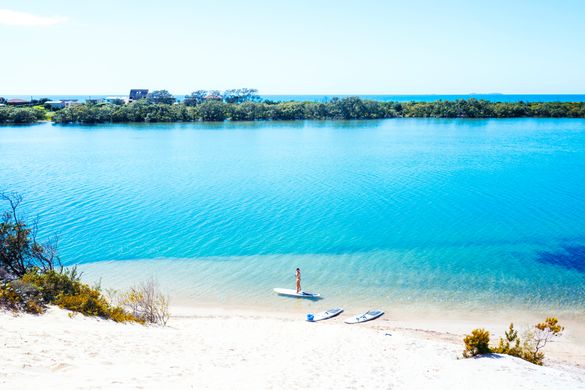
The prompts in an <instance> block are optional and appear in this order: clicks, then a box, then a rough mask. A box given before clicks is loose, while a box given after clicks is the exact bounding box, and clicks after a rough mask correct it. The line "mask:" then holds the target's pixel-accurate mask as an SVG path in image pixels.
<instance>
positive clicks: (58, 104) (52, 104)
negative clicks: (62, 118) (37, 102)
mask: <svg viewBox="0 0 585 390" xmlns="http://www.w3.org/2000/svg"><path fill="white" fill-rule="evenodd" d="M45 104H46V105H48V106H49V107H50V108H65V103H64V102H63V100H49V101H48V102H45Z"/></svg>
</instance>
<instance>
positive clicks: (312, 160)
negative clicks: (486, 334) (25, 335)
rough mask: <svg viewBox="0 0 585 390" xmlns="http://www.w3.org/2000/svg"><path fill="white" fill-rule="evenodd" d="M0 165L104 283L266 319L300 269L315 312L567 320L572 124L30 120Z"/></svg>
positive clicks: (575, 232)
mask: <svg viewBox="0 0 585 390" xmlns="http://www.w3.org/2000/svg"><path fill="white" fill-rule="evenodd" d="M0 153H1V155H2V161H1V162H0V188H3V189H9V190H16V191H19V192H22V193H23V194H24V195H25V196H26V201H27V203H26V206H27V209H28V210H29V211H30V213H34V214H35V215H36V214H38V215H39V218H40V224H39V226H40V228H41V232H42V233H44V234H48V233H49V232H51V233H59V234H60V237H61V245H60V248H61V255H62V258H63V260H64V261H65V262H66V263H67V264H77V263H85V264H86V265H85V266H84V267H83V268H84V270H85V271H86V276H88V277H89V278H93V279H97V278H99V277H102V283H104V284H105V285H108V284H110V285H124V284H128V283H131V282H133V281H136V280H141V279H144V278H147V277H149V276H151V275H155V276H156V277H157V278H158V279H159V280H160V281H161V284H163V285H164V286H165V288H167V289H169V290H171V291H172V292H173V294H174V295H175V296H177V297H180V299H182V300H196V301H219V302H226V303H234V302H253V303H256V304H259V305H278V304H281V302H282V301H275V299H274V297H273V296H272V294H271V289H272V288H273V287H288V286H292V285H293V284H294V268H295V267H297V266H300V267H301V268H302V270H303V286H304V287H305V288H306V289H307V290H318V291H319V292H321V293H322V294H323V295H324V296H326V299H327V300H328V302H331V303H334V302H338V301H339V302H342V301H347V300H353V301H355V302H356V303H360V302H363V303H364V304H365V303H366V302H369V301H371V300H374V301H375V302H377V303H379V304H384V303H388V304H391V303H392V304H402V303H405V304H409V303H418V304H440V305H448V306H458V307H462V308H466V307H467V308H481V307H485V305H492V306H495V307H511V306H522V307H528V308H542V307H545V308H552V309H563V310H566V309H568V310H577V311H578V310H583V309H584V308H585V218H584V216H585V195H584V191H583V190H584V189H585V170H584V168H585V120H582V119H511V120H501V119H500V120H445V119H442V120H432V119H391V120H383V121H350V122H343V121H339V122H264V123H225V124H203V123H196V124H160V125H159V124H157V125H112V126H96V127H89V126H54V125H51V124H42V125H34V126H24V127H14V126H12V127H0ZM138 259H140V260H143V261H136V260H138ZM152 259H159V261H152ZM105 260H114V261H109V262H103V261H105ZM124 260H125V261H124ZM128 260H130V261H128ZM93 262H101V263H97V264H87V263H93Z"/></svg>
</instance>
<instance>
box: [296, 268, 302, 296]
mask: <svg viewBox="0 0 585 390" xmlns="http://www.w3.org/2000/svg"><path fill="white" fill-rule="evenodd" d="M296 275H297V294H300V293H301V269H300V268H297V273H296Z"/></svg>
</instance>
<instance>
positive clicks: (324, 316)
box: [307, 307, 343, 322]
mask: <svg viewBox="0 0 585 390" xmlns="http://www.w3.org/2000/svg"><path fill="white" fill-rule="evenodd" d="M341 313H343V309H342V308H340V307H336V308H335V309H329V310H327V311H322V312H321V313H317V314H314V315H313V316H312V319H309V318H311V317H310V316H311V314H309V315H307V321H309V322H315V321H322V320H328V319H329V318H333V317H335V316H338V315H340V314H341Z"/></svg>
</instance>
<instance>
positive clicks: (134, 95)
mask: <svg viewBox="0 0 585 390" xmlns="http://www.w3.org/2000/svg"><path fill="white" fill-rule="evenodd" d="M146 96H148V89H131V90H130V96H129V97H128V100H129V101H134V100H140V99H146Z"/></svg>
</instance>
